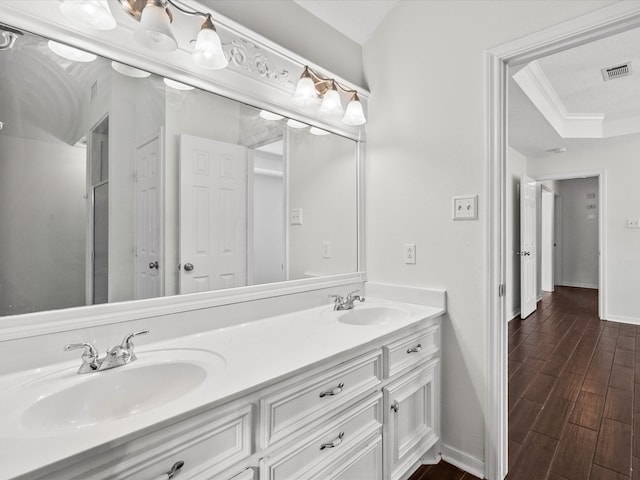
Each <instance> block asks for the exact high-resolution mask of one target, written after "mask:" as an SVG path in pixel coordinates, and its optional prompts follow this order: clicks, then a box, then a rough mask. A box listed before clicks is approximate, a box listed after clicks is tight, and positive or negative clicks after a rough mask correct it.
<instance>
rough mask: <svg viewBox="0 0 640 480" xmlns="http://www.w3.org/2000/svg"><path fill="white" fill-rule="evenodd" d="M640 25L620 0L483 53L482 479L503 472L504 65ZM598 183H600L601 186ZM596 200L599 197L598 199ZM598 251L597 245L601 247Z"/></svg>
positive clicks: (633, 6) (635, 11)
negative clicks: (484, 310) (485, 208)
mask: <svg viewBox="0 0 640 480" xmlns="http://www.w3.org/2000/svg"><path fill="white" fill-rule="evenodd" d="M638 27H640V4H639V3H637V2H633V1H621V2H617V3H614V4H612V5H608V6H606V7H603V8H601V9H599V10H596V11H594V12H591V13H587V14H585V15H582V16H580V17H577V18H575V19H572V20H569V21H567V22H563V23H561V24H559V25H556V26H553V27H550V28H547V29H545V30H542V31H540V32H537V33H534V34H531V35H527V36H524V37H521V38H519V39H516V40H514V41H511V42H508V43H506V44H504V45H500V46H498V47H495V48H492V49H490V50H488V51H487V52H486V54H485V65H486V68H485V72H486V73H485V75H486V76H485V85H486V94H485V98H486V104H485V105H486V112H487V113H486V115H487V116H486V127H487V128H486V143H485V144H486V152H485V155H486V165H487V167H486V168H487V175H488V177H487V178H488V181H487V183H486V185H485V188H486V189H485V195H486V198H487V201H488V206H489V208H488V217H489V218H488V228H487V239H486V241H487V244H488V246H489V248H488V249H487V265H488V268H487V290H486V291H487V297H488V298H487V318H488V331H487V345H486V352H487V357H486V362H487V366H486V368H487V388H486V395H485V406H486V410H485V425H486V429H485V476H486V478H488V479H490V480H496V479H503V478H504V477H505V476H506V474H507V471H508V463H507V462H508V453H507V452H508V420H507V374H508V370H507V346H508V342H507V320H506V311H505V297H504V291H505V279H506V268H505V265H506V262H505V259H506V204H505V202H506V171H507V169H506V159H507V86H508V76H507V73H508V66H509V65H516V64H521V63H525V62H528V61H531V60H534V59H536V58H540V57H543V56H545V55H549V54H552V53H555V52H558V51H562V50H566V49H568V48H572V47H575V46H578V45H581V44H584V43H588V42H590V41H592V40H596V39H598V38H602V37H605V36H609V35H613V34H616V33H620V32H624V31H626V30H630V29H633V28H638ZM602 183H604V182H602ZM601 198H602V197H601ZM601 248H602V246H601Z"/></svg>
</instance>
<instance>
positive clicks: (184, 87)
mask: <svg viewBox="0 0 640 480" xmlns="http://www.w3.org/2000/svg"><path fill="white" fill-rule="evenodd" d="M162 81H163V82H164V84H165V85H166V86H167V87H171V88H173V89H175V90H184V91H187V90H193V89H194V87H192V86H191V85H187V84H186V83H181V82H176V81H175V80H171V79H170V78H163V79H162Z"/></svg>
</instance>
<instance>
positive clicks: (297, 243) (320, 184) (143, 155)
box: [0, 34, 358, 315]
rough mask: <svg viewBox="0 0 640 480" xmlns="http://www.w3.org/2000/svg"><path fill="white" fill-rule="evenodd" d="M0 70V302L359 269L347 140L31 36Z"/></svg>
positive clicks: (73, 302) (168, 290) (0, 62)
mask: <svg viewBox="0 0 640 480" xmlns="http://www.w3.org/2000/svg"><path fill="white" fill-rule="evenodd" d="M0 81H1V82H2V85H3V88H2V90H0V112H1V113H2V116H3V118H1V119H0V120H2V121H3V122H4V128H3V129H2V130H0V315H16V314H22V313H29V312H36V311H43V310H52V309H59V308H67V307H73V306H80V305H91V304H97V303H104V302H117V301H125V300H136V299H144V298H151V297H157V296H162V295H176V294H183V293H193V292H200V291H207V290H214V289H222V288H234V287H241V286H246V285H254V284H261V283H271V282H278V281H283V280H292V279H299V278H307V277H312V276H324V275H333V274H338V273H349V272H355V271H357V268H358V265H357V193H356V190H357V188H356V186H357V168H356V144H355V142H354V141H352V140H349V139H346V138H343V137H340V136H337V135H333V134H329V135H314V134H312V133H311V131H310V129H309V128H299V129H296V128H292V127H289V126H287V123H286V119H284V118H281V119H273V117H270V119H266V118H263V117H262V116H261V115H260V110H258V109H256V108H254V107H251V106H248V105H246V104H243V103H240V102H237V101H234V100H230V99H228V98H224V97H221V96H218V95H215V94H212V93H210V92H206V91H202V90H198V89H193V88H190V87H188V86H187V85H184V84H175V83H171V82H167V81H166V79H163V78H161V77H158V76H156V75H151V74H148V73H147V72H143V71H141V70H137V69H133V68H131V67H127V66H123V65H121V64H117V63H115V62H111V61H110V60H107V59H105V58H100V57H98V58H97V59H95V60H94V61H92V62H88V63H81V62H78V61H72V60H69V59H66V58H63V57H60V56H59V55H58V54H56V53H54V52H53V51H52V50H50V49H49V48H48V45H47V41H46V40H45V39H42V38H40V37H37V36H34V35H29V34H24V35H22V36H20V37H19V38H18V41H17V42H16V44H15V45H14V46H13V48H11V49H6V50H3V51H0ZM319 133H322V132H319ZM325 133H326V132H325ZM292 212H293V213H295V215H290V214H291V213H292Z"/></svg>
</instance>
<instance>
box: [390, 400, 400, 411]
mask: <svg viewBox="0 0 640 480" xmlns="http://www.w3.org/2000/svg"><path fill="white" fill-rule="evenodd" d="M391 410H393V412H394V413H398V410H400V404H399V403H398V401H397V400H396V401H394V402H393V404H392V405H391Z"/></svg>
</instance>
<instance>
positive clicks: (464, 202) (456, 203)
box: [453, 195, 478, 220]
mask: <svg viewBox="0 0 640 480" xmlns="http://www.w3.org/2000/svg"><path fill="white" fill-rule="evenodd" d="M453 219H454V220H477V219H478V196H477V195H474V196H473V197H453Z"/></svg>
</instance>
